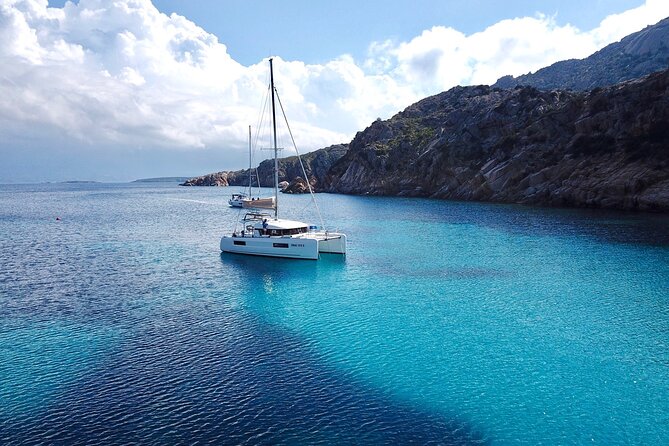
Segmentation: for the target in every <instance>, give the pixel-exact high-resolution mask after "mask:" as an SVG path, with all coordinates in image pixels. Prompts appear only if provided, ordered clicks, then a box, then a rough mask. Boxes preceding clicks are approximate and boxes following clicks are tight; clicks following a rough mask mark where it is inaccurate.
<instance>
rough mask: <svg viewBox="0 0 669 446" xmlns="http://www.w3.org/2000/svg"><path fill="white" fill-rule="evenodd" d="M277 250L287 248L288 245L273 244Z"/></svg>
mask: <svg viewBox="0 0 669 446" xmlns="http://www.w3.org/2000/svg"><path fill="white" fill-rule="evenodd" d="M272 245H273V246H274V247H275V248H287V247H288V243H273V244H272Z"/></svg>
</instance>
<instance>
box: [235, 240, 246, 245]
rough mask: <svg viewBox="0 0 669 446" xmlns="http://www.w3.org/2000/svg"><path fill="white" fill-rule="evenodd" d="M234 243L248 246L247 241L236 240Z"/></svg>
mask: <svg viewBox="0 0 669 446" xmlns="http://www.w3.org/2000/svg"><path fill="white" fill-rule="evenodd" d="M232 243H233V244H235V245H241V246H246V242H243V241H241V240H234V241H233V242H232Z"/></svg>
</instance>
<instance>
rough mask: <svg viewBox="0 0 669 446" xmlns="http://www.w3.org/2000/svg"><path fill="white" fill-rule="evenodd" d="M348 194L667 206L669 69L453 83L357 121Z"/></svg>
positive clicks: (334, 170) (343, 174)
mask: <svg viewBox="0 0 669 446" xmlns="http://www.w3.org/2000/svg"><path fill="white" fill-rule="evenodd" d="M318 184H319V188H320V189H321V190H326V191H330V192H340V193H349V194H373V195H400V196H421V197H435V198H448V199H458V200H486V201H496V202H506V203H530V204H540V205H554V206H579V207H601V208H618V209H639V210H662V211H668V210H669V71H664V72H661V73H656V74H653V75H650V76H648V77H646V78H643V79H640V80H635V81H628V82H625V83H622V84H619V85H615V86H612V87H607V88H598V89H595V90H593V91H591V92H587V93H582V92H573V91H572V92H570V91H550V92H546V91H540V90H538V89H536V88H532V87H517V88H515V89H506V90H505V89H498V88H491V87H487V86H476V87H456V88H453V89H451V90H449V91H447V92H444V93H441V94H438V95H436V96H432V97H429V98H427V99H424V100H422V101H420V102H418V103H416V104H414V105H412V106H410V107H408V108H407V109H406V110H404V111H403V112H400V113H398V114H397V115H395V116H394V117H393V118H391V119H389V120H387V121H381V120H377V121H376V122H374V123H373V124H372V125H371V126H370V127H368V128H367V129H365V130H364V131H362V132H359V133H358V134H357V135H356V136H355V138H354V139H353V141H352V142H351V143H350V148H349V150H348V152H347V153H346V154H345V155H344V156H343V157H341V158H340V159H339V160H338V161H337V162H336V163H334V164H333V166H332V167H331V169H330V170H329V172H328V173H327V175H326V176H325V177H324V178H322V179H321V180H319V181H318Z"/></svg>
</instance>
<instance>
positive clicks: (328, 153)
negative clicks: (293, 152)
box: [181, 144, 348, 193]
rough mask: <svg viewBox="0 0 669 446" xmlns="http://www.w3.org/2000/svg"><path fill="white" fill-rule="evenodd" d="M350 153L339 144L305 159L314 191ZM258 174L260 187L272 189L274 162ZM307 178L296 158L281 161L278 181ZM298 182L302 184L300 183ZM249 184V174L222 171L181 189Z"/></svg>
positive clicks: (296, 189)
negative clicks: (342, 158) (331, 169)
mask: <svg viewBox="0 0 669 446" xmlns="http://www.w3.org/2000/svg"><path fill="white" fill-rule="evenodd" d="M347 150H348V144H336V145H333V146H330V147H326V148H324V149H320V150H316V151H315V152H311V153H307V154H305V155H302V163H303V164H304V170H305V171H306V173H307V177H308V178H309V182H310V184H311V186H312V188H314V190H319V189H321V184H320V182H321V179H322V178H325V177H326V175H327V172H328V171H329V170H330V168H331V167H332V165H333V164H334V163H335V162H336V161H338V160H339V159H340V158H341V157H342V156H343V155H344V153H346V151H347ZM257 174H258V177H259V178H260V185H261V186H264V187H272V186H273V185H274V160H265V161H263V162H261V163H260V165H259V166H258V168H257ZM303 177H304V174H303V173H302V167H301V166H300V163H299V159H298V157H297V156H291V157H287V158H281V159H280V160H279V181H280V182H282V181H287V182H289V183H291V182H294V183H295V182H298V183H299V182H302V183H303V184H304V185H305V187H306V183H304V179H303ZM298 178H299V180H298ZM248 184H249V170H248V169H245V170H237V171H222V172H215V173H210V174H207V175H203V176H200V177H196V178H191V179H189V180H187V181H185V182H184V183H182V184H181V185H182V186H247V185H248ZM253 184H254V186H255V185H257V184H258V183H257V181H256V172H255V170H254V171H253ZM286 190H287V191H289V192H293V193H301V192H303V191H304V190H302V189H301V188H300V187H299V186H298V185H297V184H296V185H294V186H293V185H289V186H288V188H287V189H286Z"/></svg>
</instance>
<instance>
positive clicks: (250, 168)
mask: <svg viewBox="0 0 669 446" xmlns="http://www.w3.org/2000/svg"><path fill="white" fill-rule="evenodd" d="M251 163H252V161H251V126H249V200H250V199H251V196H252V195H253V192H251V187H252V183H251V180H252V179H253V177H252V175H251V172H252V171H253V170H252V167H251Z"/></svg>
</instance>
